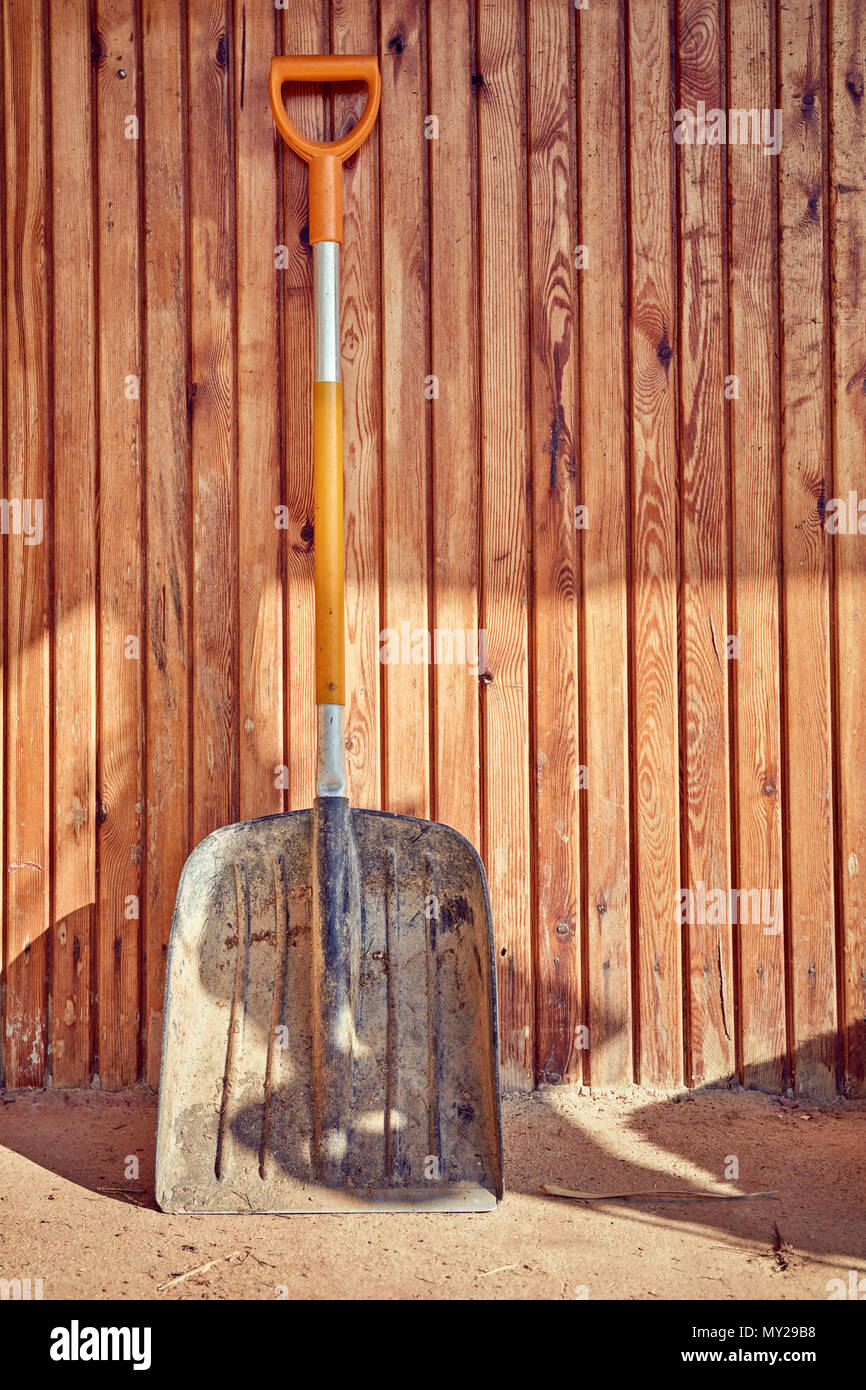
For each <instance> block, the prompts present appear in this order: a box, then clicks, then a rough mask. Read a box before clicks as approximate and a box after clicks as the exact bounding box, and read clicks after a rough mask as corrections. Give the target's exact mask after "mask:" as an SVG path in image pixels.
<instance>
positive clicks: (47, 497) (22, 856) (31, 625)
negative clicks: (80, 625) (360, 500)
mask: <svg viewBox="0 0 866 1390" xmlns="http://www.w3.org/2000/svg"><path fill="white" fill-rule="evenodd" d="M46 38H47V35H46V34H45V32H44V30H43V24H42V7H41V6H34V5H32V4H29V3H23V0H10V3H8V4H7V5H5V6H4V9H3V54H4V64H5V82H4V132H5V142H6V170H5V183H6V188H5V211H6V228H5V250H6V266H5V271H6V280H5V303H6V489H7V491H6V500H9V501H17V502H18V503H19V504H21V511H20V512H19V521H18V522H17V525H16V524H15V523H12V524H11V525H10V528H9V533H8V534H6V535H4V536H3V537H2V544H3V546H4V549H5V550H6V587H5V603H6V661H7V667H6V701H5V704H6V711H5V713H6V731H5V732H6V770H5V790H6V798H5V800H6V861H5V864H4V865H3V870H4V872H3V878H4V883H5V893H6V911H5V928H4V980H5V986H6V988H5V994H6V1002H5V1017H4V1020H3V1022H4V1035H5V1039H6V1084H7V1086H41V1085H42V1082H43V1079H44V1076H45V1067H46V1051H47V1046H48V1036H49V1021H48V999H49V996H48V988H47V977H48V968H49V958H48V931H49V911H50V897H49V890H50V878H51V828H50V806H51V800H52V797H51V791H50V776H51V696H50V692H51V658H50V648H49V633H50V631H51V586H52V576H51V550H52V544H51V531H52V527H51V515H52V511H51V504H52V496H51V467H50V460H51V448H52V442H53V441H52V434H51V418H52V406H51V385H50V371H51V367H50V321H49V312H50V299H49V293H48V267H47V235H48V229H49V228H48V223H49V216H50V214H49V196H50V193H49V188H48V179H47V151H46V125H47V120H48V118H47V114H46V102H45V71H44V58H45V52H46V48H45V44H46ZM25 501H29V502H30V503H31V504H32V505H31V510H30V519H31V522H37V523H38V512H37V511H36V510H35V504H37V503H41V506H42V515H43V525H44V536H43V539H42V541H41V544H26V543H25V541H26V539H27V538H26V537H25V535H24V533H23V530H22V529H21V528H22V520H21V519H20V518H21V517H23V504H24V502H25ZM13 515H14V514H13ZM37 534H38V532H34V533H33V534H32V535H31V537H30V539H31V540H35V538H36V535H37Z"/></svg>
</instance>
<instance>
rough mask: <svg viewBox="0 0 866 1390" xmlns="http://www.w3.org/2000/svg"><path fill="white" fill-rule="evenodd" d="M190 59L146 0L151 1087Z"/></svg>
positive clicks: (175, 570)
mask: <svg viewBox="0 0 866 1390" xmlns="http://www.w3.org/2000/svg"><path fill="white" fill-rule="evenodd" d="M185 63H186V29H185V24H184V20H183V18H182V7H181V5H180V4H173V5H172V4H165V3H164V0H144V3H143V5H142V72H143V82H142V98H143V114H144V119H143V131H144V137H143V138H144V148H143V151H142V155H143V161H144V163H143V175H144V204H145V225H146V240H145V246H144V276H145V302H146V307H147V312H146V320H145V323H144V361H145V381H146V383H147V390H146V392H145V397H144V410H145V418H144V430H145V451H146V457H147V477H146V553H147V642H146V662H145V686H146V705H147V708H146V746H147V749H148V758H147V769H146V777H147V803H146V809H147V854H146V861H145V864H146V867H145V874H146V895H145V916H144V930H145V933H146V1004H145V1015H144V1016H145V1019H146V1021H147V1031H146V1039H145V1041H146V1055H145V1073H144V1074H145V1079H146V1080H147V1082H148V1084H149V1085H151V1086H156V1085H158V1083H159V1067H160V1056H161V1044H162V1012H163V994H164V989H165V963H166V956H167V951H168V938H169V931H170V928H171V918H172V912H173V910H174V900H175V896H176V893H177V885H178V880H179V878H180V872H181V869H182V868H183V864H184V861H185V859H186V857H187V855H188V853H189V848H190V845H189V803H190V777H191V769H190V753H191V749H190V741H189V722H190V707H189V684H190V670H191V663H192V647H191V630H190V628H191V623H190V586H191V577H190V573H189V570H190V564H189V561H190V527H191V480H190V448H189V442H190V441H189V410H188V403H189V398H188V391H189V389H190V381H189V377H188V360H187V353H188V341H187V307H188V290H189V279H188V266H187V259H186V230H187V220H188V187H187V174H188V167H187V162H186V155H187V150H186V128H185V127H186V100H187V97H186V88H185V75H184V74H185ZM169 210H170V213H169Z"/></svg>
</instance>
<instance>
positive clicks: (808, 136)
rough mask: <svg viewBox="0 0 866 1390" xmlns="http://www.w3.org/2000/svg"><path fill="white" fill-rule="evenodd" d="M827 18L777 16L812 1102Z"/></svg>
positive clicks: (822, 1013)
mask: <svg viewBox="0 0 866 1390" xmlns="http://www.w3.org/2000/svg"><path fill="white" fill-rule="evenodd" d="M824 18H825V15H824V6H823V4H821V3H820V0H790V3H788V4H786V5H784V6H780V8H779V100H778V103H777V105H778V107H779V109H780V110H781V111H782V113H783V114H782V118H781V119H782V130H783V137H782V144H781V151H780V154H779V241H780V253H779V254H780V262H779V282H780V283H779V293H780V331H781V343H782V357H781V409H782V536H783V565H784V569H783V576H782V579H783V590H784V637H785V652H784V672H785V678H784V689H785V702H786V720H785V772H784V775H785V781H786V787H787V795H786V798H785V809H786V813H787V826H786V831H787V833H786V836H785V842H786V843H787V845H788V849H789V862H788V873H787V900H788V922H789V932H790V937H789V952H790V966H789V968H790V985H789V989H790V999H791V1005H792V1017H791V1032H792V1043H793V1069H794V1081H795V1085H796V1088H797V1090H798V1091H805V1092H806V1093H807V1094H809V1095H814V1096H830V1095H833V1094H834V1093H835V1090H836V932H835V926H836V923H835V903H834V883H833V875H834V865H833V751H832V703H831V695H830V600H829V570H830V556H829V553H828V541H827V535H826V532H825V530H824V517H825V513H826V501H827V496H828V493H827V488H828V485H829V483H830V477H829V470H830V449H829V438H828V435H827V426H828V421H827V386H828V383H829V351H828V347H827V342H826V329H825V319H826V311H825V272H826V267H827V231H826V221H825V218H826V209H827V201H826V198H825V195H824V143H825V140H826V123H827V84H826V56H827V55H826V52H825V42H824Z"/></svg>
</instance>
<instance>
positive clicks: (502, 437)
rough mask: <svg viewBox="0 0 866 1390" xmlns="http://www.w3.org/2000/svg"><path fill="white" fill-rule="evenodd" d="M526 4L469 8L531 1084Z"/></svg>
mask: <svg viewBox="0 0 866 1390" xmlns="http://www.w3.org/2000/svg"><path fill="white" fill-rule="evenodd" d="M523 20H524V15H523V6H522V4H520V3H518V2H517V0H506V2H505V3H496V4H494V3H492V0H481V3H480V4H479V6H478V32H477V53H476V63H477V68H476V75H475V90H476V97H477V103H478V161H479V227H480V242H479V245H480V284H479V293H480V331H481V479H482V481H481V498H482V537H481V565H482V608H481V616H482V627H484V628H485V629H486V631H487V672H486V673H485V680H484V704H483V721H482V747H483V754H482V778H483V784H482V785H483V793H482V794H483V797H484V803H483V805H484V820H483V825H484V854H485V862H486V866H487V872H488V875H489V878H490V885H491V903H492V908H493V921H494V926H495V932H496V950H497V965H498V972H499V973H498V978H499V1010H500V1018H501V1024H500V1065H501V1072H502V1083H503V1086H505V1087H506V1088H513V1089H518V1090H520V1089H529V1088H531V1086H532V1084H533V1080H534V1071H535V1065H534V1048H533V1037H534V1032H535V1001H534V982H533V970H532V933H531V926H530V921H531V901H532V886H531V884H532V880H531V865H532V862H533V858H534V856H533V854H532V846H531V833H530V821H529V814H530V801H529V654H528V620H527V608H528V602H529V565H528V560H527V545H528V541H529V532H528V516H527V491H528V486H529V478H528V476H527V465H526V460H527V448H528V438H527V434H528V431H527V420H528V416H529V372H528V361H527V357H528V341H527V331H526V318H525V308H524V306H525V302H526V291H527V278H528V277H527V253H526V212H525V209H526V165H525V149H526V136H525V129H524V119H525V104H524V77H525V73H524V62H525V55H524V27H523Z"/></svg>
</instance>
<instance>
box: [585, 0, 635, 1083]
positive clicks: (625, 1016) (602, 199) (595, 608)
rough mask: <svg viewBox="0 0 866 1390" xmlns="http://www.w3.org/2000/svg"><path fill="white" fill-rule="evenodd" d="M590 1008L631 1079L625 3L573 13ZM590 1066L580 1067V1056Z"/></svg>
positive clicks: (604, 1069) (601, 1042) (592, 1035)
mask: <svg viewBox="0 0 866 1390" xmlns="http://www.w3.org/2000/svg"><path fill="white" fill-rule="evenodd" d="M578 53H579V69H578V71H579V79H578V131H579V140H580V143H579V147H578V148H579V156H580V187H579V206H580V227H579V233H578V236H577V238H576V241H577V243H578V245H579V246H580V247H582V248H586V251H585V253H582V254H588V256H589V263H588V265H587V266H586V267H585V268H584V269H583V270H581V271H580V272H579V280H580V346H579V353H578V355H579V363H580V457H581V466H582V473H581V494H582V495H581V502H582V504H583V505H584V506H585V507H586V509H587V517H588V526H587V528H586V530H584V531H583V532H582V533H581V540H582V544H583V613H584V618H583V622H584V659H583V689H584V694H583V705H584V716H583V719H584V723H583V728H584V747H585V750H586V751H585V755H584V759H585V764H586V768H587V775H586V791H585V792H584V793H583V795H584V796H585V797H586V825H587V846H586V894H585V908H584V923H583V928H582V934H584V940H585V950H586V968H585V980H586V1001H587V1002H586V1008H585V1012H584V1018H583V1022H584V1024H586V1025H588V1028H589V1056H588V1059H587V1060H588V1062H589V1071H590V1075H591V1079H592V1084H593V1085H594V1086H605V1085H608V1086H609V1085H618V1084H622V1083H624V1082H626V1083H627V1082H629V1081H630V1080H631V1078H632V1043H631V1039H632V963H631V878H630V844H631V834H630V820H629V800H630V788H629V783H630V776H629V772H630V763H629V696H628V614H627V593H628V573H629V571H628V505H629V503H628V470H627V460H628V436H627V432H626V428H625V422H626V418H627V416H626V389H627V388H626V377H627V362H626V341H627V340H626V325H625V313H624V302H625V275H626V266H625V262H626V243H625V235H624V205H623V204H624V194H623V188H624V168H623V166H624V160H625V120H624V113H625V100H624V97H625V86H624V84H625V72H624V35H623V21H622V15H621V13H620V12H618V9H617V7H616V6H603V7H601V6H597V7H596V8H595V9H594V10H592V11H586V12H581V13H580V15H579V16H578ZM584 1070H585V1074H586V1068H585V1069H584Z"/></svg>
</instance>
